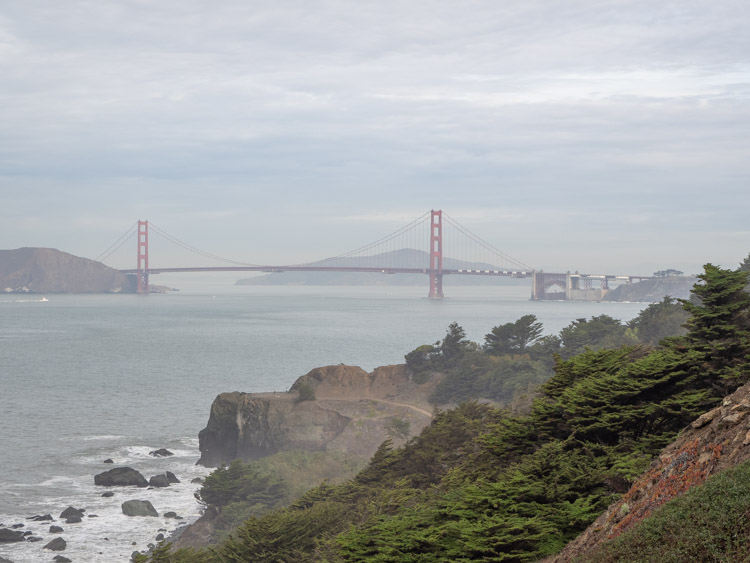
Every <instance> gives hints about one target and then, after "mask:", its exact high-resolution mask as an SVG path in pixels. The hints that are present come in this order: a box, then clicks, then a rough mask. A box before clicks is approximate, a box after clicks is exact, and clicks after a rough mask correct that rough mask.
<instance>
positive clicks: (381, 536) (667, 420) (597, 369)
mask: <svg viewBox="0 0 750 563" xmlns="http://www.w3.org/2000/svg"><path fill="white" fill-rule="evenodd" d="M699 279H700V282H701V283H699V284H696V286H695V287H694V289H693V297H694V299H692V300H691V301H689V302H685V303H683V304H682V306H683V307H684V309H685V311H686V312H687V313H688V314H689V315H690V318H689V320H688V321H687V323H686V328H687V333H686V334H684V335H681V336H672V337H669V338H667V339H666V340H663V341H662V343H661V345H659V346H656V347H654V346H650V345H644V344H638V343H636V342H635V341H634V340H633V341H632V342H633V344H631V345H625V346H622V345H621V343H619V342H616V341H612V340H609V341H607V340H603V341H602V340H600V341H599V343H598V346H597V348H600V349H591V347H590V346H587V345H585V344H584V342H585V341H588V342H589V344H590V343H592V342H594V340H593V338H594V337H595V336H597V335H599V334H600V333H601V332H602V328H604V327H608V326H609V327H610V328H617V327H616V323H612V322H611V321H613V319H606V318H603V317H605V316H602V318H596V319H592V321H591V322H579V321H578V322H575V323H573V324H572V325H571V326H570V327H567V329H569V332H568V333H567V334H566V333H565V330H566V329H564V330H563V331H562V332H561V337H560V338H559V339H558V340H559V342H557V346H560V347H559V348H558V349H559V350H561V353H558V354H557V356H556V359H555V362H554V375H552V377H551V378H550V379H549V380H548V381H547V382H546V383H544V384H543V385H542V387H541V389H540V390H539V392H538V393H537V397H536V398H535V399H534V401H533V403H532V404H531V405H530V408H527V409H523V410H521V411H519V412H520V414H519V413H511V412H509V411H508V410H503V409H499V408H496V407H493V406H490V405H488V404H482V403H478V402H475V401H467V402H464V403H462V404H461V405H459V406H458V407H457V408H454V409H451V410H446V411H441V412H437V413H436V415H435V416H434V417H433V420H432V422H431V424H429V425H428V426H427V427H426V428H425V429H424V430H423V431H422V433H421V434H420V435H419V436H416V437H415V438H413V439H411V440H409V441H408V442H407V443H406V444H405V445H404V446H402V447H401V448H394V447H393V445H392V444H391V443H389V442H385V443H384V444H382V445H381V446H380V448H379V449H378V451H377V452H376V453H375V455H374V456H373V457H372V459H371V461H370V463H369V465H368V466H367V467H366V468H364V469H363V470H362V471H361V472H360V473H359V474H358V475H357V476H356V477H354V478H353V479H351V480H349V481H346V482H344V483H341V484H337V485H332V484H330V483H324V484H322V485H320V486H318V487H316V488H314V489H312V490H311V491H309V492H308V493H306V494H305V495H304V496H303V497H302V498H301V499H299V500H298V501H296V502H294V503H292V504H291V505H290V506H289V507H287V508H285V509H283V510H276V511H273V512H265V513H262V514H258V515H256V516H255V517H253V518H250V519H247V520H246V521H245V522H244V523H243V524H241V525H240V526H239V527H238V528H237V529H236V530H235V531H234V532H233V533H232V535H231V536H230V537H228V538H226V539H225V540H224V541H222V542H220V543H219V544H218V545H216V546H214V547H212V548H209V549H203V550H200V551H191V550H178V551H176V552H172V553H170V547H169V546H168V545H164V546H161V547H160V548H158V549H157V550H156V551H155V552H154V557H153V559H152V560H153V561H155V562H156V561H172V562H180V563H188V562H190V563H194V562H198V561H200V562H208V561H268V562H269V563H270V562H271V561H311V562H312V561H342V562H343V561H369V560H376V561H383V562H385V561H393V562H400V561H421V562H435V563H437V562H443V561H476V560H481V561H507V562H511V561H517V562H522V561H538V560H540V559H543V558H545V557H551V556H555V555H556V554H560V555H559V557H561V558H562V559H561V560H566V559H565V557H568V555H566V553H568V552H563V551H561V550H563V548H565V546H566V545H567V544H568V543H569V542H571V541H572V540H574V539H575V538H576V537H578V536H580V535H581V534H582V533H585V534H584V536H582V538H581V539H580V540H578V541H579V542H584V544H585V542H586V541H587V540H586V538H587V537H589V538H594V537H596V535H597V534H602V533H603V534H605V535H606V533H607V531H608V529H607V527H608V526H610V525H611V526H610V528H609V529H615V527H617V526H618V525H619V526H620V527H625V523H627V522H634V521H637V520H639V519H642V518H643V517H645V516H647V514H648V511H649V510H650V509H652V508H653V507H654V506H656V505H657V504H659V503H661V502H662V501H665V500H669V499H670V498H672V497H673V496H675V495H677V494H679V493H680V492H682V491H683V490H685V489H687V488H688V486H690V485H692V484H696V483H700V482H702V480H703V479H704V478H705V476H706V475H709V474H710V473H711V472H713V471H714V469H716V468H721V466H722V464H724V466H732V465H734V464H735V463H737V462H740V461H742V460H744V459H745V457H746V455H745V453H744V443H745V442H746V441H748V438H747V436H748V428H747V426H746V424H747V418H746V414H747V412H750V406H748V405H750V402H748V401H750V396H747V394H746V390H745V388H743V387H742V386H743V385H745V384H747V383H748V380H749V379H750V325H749V324H748V322H747V318H748V316H749V315H750V294H748V293H747V292H745V287H746V285H747V281H748V276H747V273H746V272H737V271H731V270H722V269H720V268H717V267H714V266H712V265H710V264H709V265H706V268H705V272H704V273H703V274H701V276H699ZM674 305H675V304H674V303H671V302H670V300H664V301H663V302H662V303H660V304H655V305H651V306H650V307H649V308H648V310H650V311H651V313H653V312H655V311H656V312H658V311H659V310H660V309H661V310H662V311H670V310H671V308H672V307H673V306H674ZM656 316H659V315H656ZM528 317H531V318H527V319H526V320H525V321H524V319H519V321H517V322H516V323H509V324H507V325H503V326H500V327H495V328H494V329H493V331H492V332H491V333H490V334H488V335H487V337H486V342H485V346H483V347H482V349H481V351H480V349H479V347H478V346H477V345H476V344H474V343H467V342H465V341H464V340H463V338H462V336H463V335H462V331H461V330H460V327H458V326H457V325H455V323H454V324H453V325H451V327H449V331H448V334H447V335H446V338H445V339H444V340H443V342H442V343H438V344H436V345H431V346H421V347H419V348H417V349H416V350H415V351H414V352H413V353H410V354H407V364H411V365H413V366H415V367H416V366H419V367H421V368H426V370H427V371H426V372H424V373H425V374H426V376H427V377H429V374H430V373H431V370H432V369H434V368H437V367H440V369H442V370H445V371H446V374H447V375H446V377H445V379H444V380H443V381H442V382H441V385H443V384H447V385H448V387H449V388H450V390H451V393H453V391H452V390H453V389H458V388H462V389H464V390H471V389H473V388H477V386H476V383H477V382H483V381H484V383H481V385H480V386H479V387H480V388H482V387H485V386H486V385H489V387H485V388H488V389H491V388H492V381H490V380H486V379H485V378H486V377H487V376H488V375H492V374H493V373H496V372H495V371H494V368H493V367H492V366H493V364H495V362H496V360H495V359H493V358H501V357H502V356H495V355H493V354H504V352H503V350H506V349H510V350H511V356H510V357H511V358H512V357H518V358H523V357H527V358H529V359H530V358H531V356H530V355H528V354H524V353H522V354H518V353H516V354H513V350H514V349H515V350H516V351H519V350H520V351H522V352H525V351H527V350H528V349H529V348H533V347H534V346H536V343H534V344H533V345H532V346H531V347H529V346H528V344H529V342H530V341H529V339H528V338H525V337H524V338H520V337H521V336H523V335H529V334H531V333H534V332H536V330H535V328H536V327H535V324H536V323H534V322H533V321H534V319H533V316H532V315H529V316H528ZM653 317H654V315H652V314H645V315H642V318H641V319H640V320H641V321H644V320H646V319H650V318H653ZM522 321H523V322H522ZM580 321H584V320H583V319H581V320H580ZM640 328H642V327H639V326H637V324H635V323H633V324H630V326H629V327H628V328H627V330H626V334H623V336H625V337H627V338H631V339H632V338H633V337H634V336H637V335H638V334H639V333H640V332H641V330H640ZM573 333H578V335H577V337H574V334H573ZM579 337H580V338H579ZM539 341H541V345H542V347H543V348H546V347H549V346H553V345H555V343H554V339H553V340H544V339H539V340H538V341H537V343H538V342H539ZM612 343H614V346H612ZM579 346H582V349H580V348H579ZM608 346H609V347H608ZM568 347H570V350H568V351H566V348H568ZM541 351H542V350H539V352H541ZM528 352H529V354H530V353H531V352H532V351H531V350H528ZM480 353H484V354H489V356H490V360H489V361H488V362H486V363H485V364H482V362H479V361H478V360H477V358H478V357H479V356H477V354H480ZM506 357H507V355H506ZM531 361H541V362H543V363H546V362H544V360H543V358H542V357H540V359H539V360H531ZM486 366H490V371H489V372H488V371H486V369H487V367H486ZM540 367H542V366H540ZM497 373H498V374H500V376H501V377H500V381H502V379H503V376H502V370H501V371H500V372H497ZM421 374H422V372H420V371H415V378H417V376H420V377H421ZM737 389H739V391H738V392H737V393H736V394H735V395H734V396H731V397H729V398H726V397H727V395H730V394H731V393H733V392H735V390H737ZM436 390H438V387H436ZM461 392H462V393H463V392H464V391H461ZM689 425H691V426H690V430H687V431H684V429H685V428H686V427H688V426H689ZM704 427H705V428H707V429H706V430H701V429H703V428H704ZM693 431H695V432H698V431H701V432H698V433H695V432H693ZM681 432H682V435H680V434H681ZM675 439H677V441H675ZM673 442H674V443H673ZM748 443H750V441H748ZM670 444H672V445H670ZM665 448H666V449H665ZM660 452H661V456H660ZM734 452H737V453H734ZM253 482H258V481H257V479H254V480H253ZM224 483H226V478H225V477H222V478H220V479H218V478H217V479H216V480H215V481H213V482H212V483H211V486H210V487H208V490H207V491H206V493H207V494H208V496H209V497H210V496H211V495H212V494H213V492H214V491H216V490H219V491H220V490H222V487H223V484H224ZM202 494H203V492H202ZM623 495H624V496H623ZM614 502H619V504H614V505H613V503H614ZM733 502H734V501H733ZM734 504H735V505H737V504H738V503H736V502H734ZM747 504H748V506H750V497H748V501H747ZM666 506H669V503H668V504H667V505H666ZM718 506H719V508H720V506H721V505H718ZM738 506H740V508H741V504H739V505H738ZM607 507H610V509H609V510H607ZM623 507H625V508H623ZM605 511H606V512H605ZM602 514H604V515H603V516H602ZM631 515H632V516H631ZM698 516H699V515H695V518H696V519H697V517H698ZM597 518H601V520H600V521H598V522H597V523H595V524H594V526H593V527H590V526H591V525H592V523H594V522H595V521H596V520H597ZM687 518H688V520H687V521H688V522H689V521H691V520H690V518H691V516H690V515H688V517H687ZM600 528H601V529H600ZM586 530H588V532H586ZM716 541H717V542H718V543H721V542H724V543H725V544H727V545H728V544H729V543H730V542H732V541H734V540H733V539H732V538H731V537H722V536H721V533H719V534H718V537H717V540H716ZM575 545H576V544H572V545H571V548H570V549H575ZM593 545H596V544H593ZM588 549H589V546H588V544H585V545H583V547H582V548H581V549H580V550H579V551H577V552H576V553H575V555H578V554H580V555H584V556H586V555H587V554H588V553H589V552H588V551H587V550H588ZM682 555H683V559H675V558H672V559H669V560H674V561H678V560H689V559H684V556H685V554H684V553H683V554H682ZM591 560H592V561H597V560H598V559H597V557H596V555H593V556H592V559H591ZM618 560H623V561H628V560H633V559H628V558H627V557H625V558H622V559H618ZM635 560H651V559H635Z"/></svg>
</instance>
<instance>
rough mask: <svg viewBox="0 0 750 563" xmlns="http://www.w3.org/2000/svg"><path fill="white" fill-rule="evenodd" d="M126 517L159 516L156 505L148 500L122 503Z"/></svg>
mask: <svg viewBox="0 0 750 563" xmlns="http://www.w3.org/2000/svg"><path fill="white" fill-rule="evenodd" d="M122 513H123V514H124V515H125V516H159V513H158V512H156V509H155V508H154V505H153V504H151V502H149V501H147V500H128V501H125V502H123V503H122Z"/></svg>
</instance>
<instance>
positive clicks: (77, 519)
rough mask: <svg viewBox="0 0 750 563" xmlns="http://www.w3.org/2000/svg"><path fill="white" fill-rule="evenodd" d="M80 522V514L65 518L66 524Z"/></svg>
mask: <svg viewBox="0 0 750 563" xmlns="http://www.w3.org/2000/svg"><path fill="white" fill-rule="evenodd" d="M80 522H83V518H81V517H80V516H71V517H70V518H66V519H65V523H66V524H79V523H80Z"/></svg>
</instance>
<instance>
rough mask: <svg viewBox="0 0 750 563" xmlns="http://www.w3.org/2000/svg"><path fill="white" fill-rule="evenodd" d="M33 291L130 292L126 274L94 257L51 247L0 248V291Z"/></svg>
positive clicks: (130, 288)
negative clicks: (84, 256)
mask: <svg viewBox="0 0 750 563" xmlns="http://www.w3.org/2000/svg"><path fill="white" fill-rule="evenodd" d="M6 288H8V289H10V290H14V291H18V290H23V288H26V290H28V291H29V292H32V293H107V292H120V291H122V292H132V291H133V287H132V282H131V280H129V278H128V277H127V276H125V275H124V274H121V273H120V272H118V271H117V270H113V269H112V268H109V267H107V266H105V265H104V264H101V263H99V262H95V261H94V260H89V259H87V258H80V257H78V256H73V255H72V254H68V253H67V252H61V251H59V250H55V249H54V248H18V249H16V250H0V291H2V290H6Z"/></svg>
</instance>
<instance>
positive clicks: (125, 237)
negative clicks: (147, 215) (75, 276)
mask: <svg viewBox="0 0 750 563" xmlns="http://www.w3.org/2000/svg"><path fill="white" fill-rule="evenodd" d="M135 227H136V223H133V224H132V225H130V227H128V230H127V231H125V233H123V235H122V236H121V237H120V238H118V239H117V240H116V241H115V242H113V243H112V245H111V246H110V247H109V248H108V249H107V250H105V251H104V252H102V253H101V254H100V255H99V256H97V257H96V258H94V260H95V261H96V262H103V261H104V260H106V259H107V258H109V257H110V256H111V255H112V254H114V253H115V251H117V250H119V248H120V247H121V246H122V245H123V244H125V242H126V241H127V240H128V239H129V238H130V237H131V236H133V234H134V233H135Z"/></svg>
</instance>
